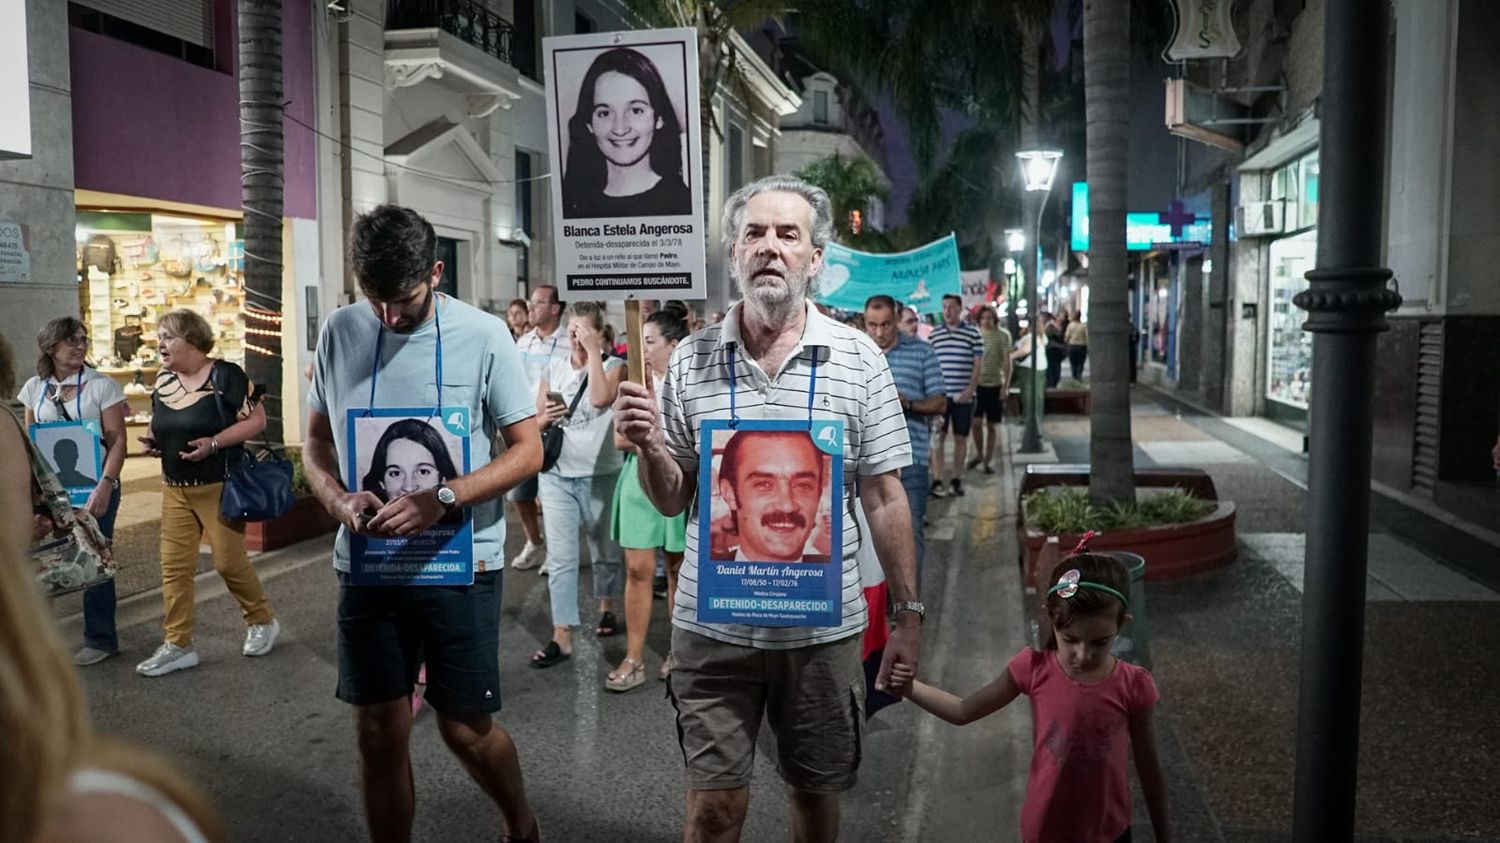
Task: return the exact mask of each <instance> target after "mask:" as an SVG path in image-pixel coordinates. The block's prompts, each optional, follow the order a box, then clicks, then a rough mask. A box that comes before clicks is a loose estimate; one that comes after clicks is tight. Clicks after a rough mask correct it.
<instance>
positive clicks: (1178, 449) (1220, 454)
mask: <svg viewBox="0 0 1500 843" xmlns="http://www.w3.org/2000/svg"><path fill="white" fill-rule="evenodd" d="M1136 444H1137V445H1138V446H1139V447H1140V449H1141V450H1142V451H1145V452H1146V456H1148V457H1150V458H1151V460H1152V462H1155V463H1156V464H1157V465H1188V466H1199V465H1216V464H1219V465H1222V464H1225V463H1253V462H1255V460H1254V459H1253V458H1251V456H1250V455H1249V454H1246V453H1245V452H1244V451H1241V450H1240V449H1238V448H1236V447H1234V446H1232V445H1226V444H1224V443H1223V442H1138V443H1136Z"/></svg>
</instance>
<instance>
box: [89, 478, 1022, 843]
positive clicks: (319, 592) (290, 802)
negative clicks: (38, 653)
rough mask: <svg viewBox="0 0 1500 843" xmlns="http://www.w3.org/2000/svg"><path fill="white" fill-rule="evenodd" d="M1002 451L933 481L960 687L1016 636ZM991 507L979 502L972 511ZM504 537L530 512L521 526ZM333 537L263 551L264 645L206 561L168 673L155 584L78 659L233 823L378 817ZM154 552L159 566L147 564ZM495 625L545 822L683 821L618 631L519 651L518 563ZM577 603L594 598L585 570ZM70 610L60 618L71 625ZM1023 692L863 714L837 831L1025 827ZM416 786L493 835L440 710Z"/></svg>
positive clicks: (779, 819) (334, 824) (600, 834)
mask: <svg viewBox="0 0 1500 843" xmlns="http://www.w3.org/2000/svg"><path fill="white" fill-rule="evenodd" d="M1009 475H1010V472H1009V471H999V472H997V473H996V474H995V475H993V476H989V477H985V476H983V475H980V474H978V472H973V473H971V475H970V478H971V479H970V491H969V494H968V496H967V497H965V498H961V499H954V500H949V501H941V502H938V501H934V504H935V506H933V507H932V508H931V509H930V510H929V520H930V521H931V522H932V523H933V525H934V526H933V527H932V528H930V538H929V541H928V548H929V551H928V552H929V554H930V556H929V561H928V564H927V572H926V577H927V580H926V582H925V583H924V584H923V594H922V596H923V598H924V599H925V600H926V602H927V604H928V607H929V610H928V611H929V616H928V621H927V624H926V629H925V630H924V635H923V648H922V662H923V667H922V671H921V672H922V674H923V675H924V676H926V677H927V678H929V679H930V680H934V681H938V682H940V683H942V684H944V685H945V686H947V687H950V688H953V689H954V690H957V691H960V692H962V691H967V690H971V689H973V688H976V687H978V686H979V685H981V684H983V683H985V682H987V681H989V680H990V679H992V678H993V677H994V675H995V674H996V672H997V671H998V670H1000V669H1002V668H1003V666H1004V664H1005V663H1006V661H1007V660H1008V659H1009V657H1010V656H1011V655H1012V654H1014V653H1015V651H1016V650H1017V648H1019V647H1020V646H1021V643H1022V640H1023V639H1022V636H1023V634H1024V631H1025V625H1024V623H1023V622H1022V614H1021V595H1020V592H1019V585H1018V583H1017V582H1016V577H1015V575H1014V567H1013V565H1014V562H1013V560H1014V559H1015V545H1014V541H1015V538H1014V532H1013V530H1011V529H1009V528H1008V527H1006V526H1005V525H1007V524H1009V523H1012V522H1011V520H1010V519H1011V518H1012V517H1013V512H1012V511H1013V509H1014V499H1015V495H1014V492H1013V490H1012V489H1011V487H1010V480H1009ZM978 513H982V514H978ZM511 533H512V536H511V544H512V545H515V544H517V536H518V535H519V530H517V529H512V531H511ZM330 547H331V540H329V539H326V538H325V539H320V540H314V541H310V542H305V543H303V544H301V545H297V546H294V547H292V548H288V549H285V550H283V551H277V552H273V553H269V554H265V555H263V556H261V557H260V558H259V559H258V560H257V567H258V569H259V570H260V571H261V574H262V577H263V578H264V580H265V584H266V589H267V592H268V594H269V595H270V598H271V601H272V604H273V608H274V610H275V611H276V613H277V616H278V617H279V618H280V619H281V621H282V624H283V626H284V630H283V632H282V636H281V639H280V641H279V643H278V644H277V646H276V649H275V651H274V652H273V653H271V654H270V655H269V656H267V657H264V658H260V659H250V658H245V657H243V656H241V655H240V653H239V647H240V643H241V641H242V640H243V634H244V631H243V625H242V622H241V619H240V617H239V613H238V610H237V608H236V606H235V604H234V602H233V600H232V599H231V598H230V597H229V596H228V595H227V594H226V593H225V592H224V589H223V587H222V584H221V582H220V581H219V579H218V577H217V576H216V575H215V574H214V573H213V572H212V571H211V570H209V571H207V572H206V573H204V574H202V575H200V577H199V580H198V582H199V588H198V607H197V628H196V632H195V642H196V645H197V647H198V650H199V653H200V656H201V657H202V659H203V664H202V665H201V666H200V667H198V668H196V669H192V670H187V671H183V672H179V673H175V674H171V675H168V676H165V677H161V678H157V679H144V678H141V677H139V676H136V675H135V673H134V671H133V667H134V665H135V663H136V662H137V661H139V660H140V659H142V658H144V657H145V656H146V655H149V653H150V652H151V650H152V649H153V648H154V647H155V646H156V644H157V643H158V642H159V641H160V624H161V603H160V596H159V593H157V592H155V591H145V592H142V593H140V594H138V595H135V596H134V597H130V598H127V599H126V600H124V601H123V602H122V605H121V607H120V634H121V644H122V647H123V648H124V652H122V654H121V656H120V657H119V658H115V659H112V660H110V661H107V662H105V663H103V664H100V665H97V666H94V667H91V668H88V669H86V670H84V671H83V672H82V675H83V677H84V681H85V686H86V691H87V694H88V697H89V704H90V709H91V712H92V715H93V719H94V722H95V723H96V724H97V725H98V727H99V728H100V729H102V730H103V731H105V732H107V733H110V734H113V735H116V736H119V737H123V738H127V739H130V740H133V741H137V742H140V743H142V744H145V745H147V746H150V747H152V748H154V749H156V750H158V751H161V752H163V753H165V754H167V755H168V756H169V757H170V758H171V759H172V760H173V761H175V762H176V763H178V764H179V765H180V766H181V767H182V768H183V769H184V770H185V771H186V772H187V773H188V774H189V775H190V776H191V778H192V779H193V780H194V781H195V782H197V783H198V784H199V785H200V786H201V787H202V788H203V789H204V790H205V791H206V792H207V794H208V795H209V797H210V799H211V800H212V802H213V804H214V805H215V806H216V807H217V809H218V810H219V811H220V812H221V814H222V815H223V817H224V819H225V821H226V823H227V825H228V827H229V828H230V829H231V832H232V837H233V839H234V840H235V841H246V843H249V841H332V840H358V839H362V838H363V837H364V826H363V821H362V810H361V805H360V797H359V790H358V786H357V756H356V751H355V745H354V733H353V719H352V715H351V710H350V709H349V707H348V706H346V705H344V704H343V703H341V702H339V701H338V700H336V699H335V698H334V696H333V690H334V683H335V678H336V672H337V658H336V652H335V645H334V630H335V627H334V604H335V599H336V581H335V579H334V576H333V573H332V570H331V567H330V562H329V555H330ZM142 564H149V562H147V563H142ZM504 577H505V582H504V606H503V610H502V623H501V642H500V643H501V664H500V668H501V678H502V695H503V699H504V709H503V710H502V711H501V712H500V714H499V715H498V717H497V719H498V721H499V722H500V723H501V724H502V725H504V726H505V727H506V728H507V729H509V730H510V731H511V733H512V734H513V735H514V736H515V739H516V742H517V744H518V746H519V749H520V753H521V763H522V767H523V770H524V773H525V777H526V786H527V791H528V794H529V796H530V799H531V801H532V805H533V807H534V809H535V810H536V812H537V814H538V815H539V816H540V817H541V821H542V826H543V830H544V832H545V836H546V838H547V839H548V840H553V841H558V840H561V841H616V840H619V841H636V840H640V841H650V840H663V841H665V840H675V839H679V838H680V833H681V822H682V813H683V811H682V804H683V785H682V756H681V753H680V751H679V750H678V746H677V739H676V732H675V728H674V724H673V716H672V708H671V704H670V703H669V702H668V700H667V699H666V698H665V695H664V686H663V685H662V683H660V682H658V681H656V680H655V679H654V678H653V679H651V680H649V681H648V684H646V685H644V686H642V687H640V688H637V689H636V690H634V691H631V692H629V693H626V694H623V695H616V694H612V693H609V692H606V691H605V690H604V689H603V680H604V677H605V674H606V673H607V672H608V671H609V670H610V669H612V667H613V666H614V665H615V664H616V663H618V661H619V659H620V658H621V657H622V656H623V654H624V651H623V648H624V637H623V636H620V637H618V638H611V639H604V640H601V639H597V638H595V637H594V636H593V635H591V634H587V633H580V634H578V635H576V636H575V641H576V642H577V647H576V650H575V654H574V658H573V659H572V660H571V661H569V662H566V663H564V664H562V665H559V666H557V667H554V668H552V669H549V670H533V669H530V668H529V667H528V665H527V661H528V658H529V656H530V654H531V653H532V651H533V650H535V649H536V648H537V647H539V646H540V645H541V644H543V643H545V641H546V640H547V639H548V637H549V636H550V623H551V622H550V620H549V618H548V613H547V591H546V586H545V583H546V579H545V578H544V577H541V576H538V575H537V574H536V573H535V572H534V571H509V570H507V571H506V572H505V575H504ZM580 582H581V585H580V587H581V588H582V589H584V591H585V593H584V594H583V595H582V596H581V597H580V600H581V601H582V605H583V607H584V623H585V624H586V625H587V626H589V627H591V626H592V622H593V620H595V618H596V616H597V610H596V608H595V607H596V606H597V604H596V603H595V602H594V600H593V599H592V596H591V595H589V594H588V593H587V588H588V584H589V582H590V578H589V577H588V576H584V577H582V578H581V579H580ZM665 612H666V606H665V602H664V601H661V600H658V601H656V606H655V618H654V622H653V626H652V629H651V632H650V637H649V648H648V649H649V652H648V656H647V670H648V675H649V676H652V677H654V676H655V673H656V669H657V667H658V666H659V664H660V658H661V656H662V655H663V654H664V652H665V649H666V644H667V641H668V626H667V623H666V620H665V617H666V615H665ZM77 626H78V619H77V617H76V616H75V617H71V618H67V619H65V620H64V621H63V622H62V627H63V635H64V640H69V641H71V640H76V638H77ZM1028 721H1029V711H1028V709H1027V708H1026V707H1025V706H1024V705H1016V706H1012V707H1011V708H1009V709H1007V710H1006V711H1003V712H1001V713H1000V714H998V715H996V716H994V717H991V718H989V719H987V720H985V721H982V722H981V723H977V724H974V725H971V726H969V727H966V728H964V729H958V728H955V727H952V726H949V725H947V724H945V723H942V722H940V721H937V720H936V719H934V718H931V717H929V716H927V715H925V714H923V713H922V712H920V711H918V710H916V709H915V707H913V706H911V705H909V704H901V705H897V706H893V707H890V708H887V709H885V710H883V711H881V712H879V713H878V714H877V715H876V716H875V717H874V718H873V719H872V720H871V721H870V722H869V723H868V726H867V734H866V740H865V743H864V750H863V752H864V756H863V762H862V766H861V769H860V782H859V784H858V786H857V787H856V788H855V789H854V790H853V791H852V792H850V793H849V794H847V795H846V796H845V799H844V801H843V821H842V826H843V839H846V840H860V841H865V840H869V841H882V840H933V841H950V840H976V839H1006V837H1007V835H1006V834H1005V832H1000V833H999V834H998V836H997V830H999V829H1015V828H1016V827H1017V826H1018V813H1017V812H1018V811H1019V808H1020V803H1021V797H1022V794H1023V791H1024V786H1025V778H1026V769H1027V764H1028V756H1029V751H1028V742H1029V732H1030V724H1029V722H1028ZM771 747H772V744H771V743H770V742H769V736H768V733H767V732H766V731H763V733H762V739H761V745H760V753H759V754H758V758H757V764H756V773H755V776H756V778H755V784H754V785H753V787H752V796H751V807H750V815H749V819H748V821H747V824H746V833H745V839H746V840H751V841H754V840H778V839H786V834H787V832H786V799H785V796H784V793H783V791H782V787H781V784H780V780H779V779H778V777H777V774H776V772H775V769H774V764H773V761H772V756H771V755H770V754H768V752H769V750H770V749H771ZM412 755H413V765H414V769H415V777H416V784H417V791H418V796H417V800H418V807H417V818H416V824H415V839H417V840H444V841H469V840H475V841H481V840H494V839H496V838H497V836H498V833H499V830H500V815H499V812H498V810H497V809H496V808H495V807H494V805H493V804H492V803H491V802H490V801H489V799H488V798H486V797H485V796H484V795H483V794H482V793H481V792H480V790H479V788H478V787H477V786H476V785H475V784H474V783H473V782H471V781H470V780H469V778H468V777H467V775H466V774H465V773H464V771H463V770H462V768H461V767H460V766H459V764H458V762H457V761H456V759H454V758H453V757H452V756H451V755H450V754H449V753H448V752H447V750H446V748H445V747H444V746H443V745H442V741H441V739H440V738H439V736H438V734H437V730H436V725H435V723H434V720H433V718H432V715H431V714H430V712H424V713H423V714H422V715H421V716H420V717H419V719H418V722H417V724H416V727H415V734H414V737H413V748H412Z"/></svg>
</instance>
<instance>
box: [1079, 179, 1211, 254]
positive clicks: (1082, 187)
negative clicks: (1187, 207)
mask: <svg viewBox="0 0 1500 843" xmlns="http://www.w3.org/2000/svg"><path fill="white" fill-rule="evenodd" d="M1189 218H1190V219H1189ZM1071 223H1072V236H1071V238H1070V243H1069V245H1070V246H1071V247H1072V249H1073V251H1075V252H1087V251H1088V249H1089V185H1088V182H1082V181H1075V182H1073V207H1072V219H1071ZM1212 235H1213V221H1212V220H1211V219H1210V218H1209V217H1206V216H1200V215H1197V214H1193V213H1191V212H1185V211H1183V210H1182V208H1181V206H1180V205H1179V204H1177V203H1174V207H1173V208H1170V209H1168V210H1167V211H1166V212H1165V213H1160V212H1154V211H1144V212H1130V213H1127V214H1126V215H1125V248H1126V249H1128V250H1130V251H1132V252H1144V251H1157V250H1163V249H1196V248H1199V247H1201V246H1206V245H1208V243H1209V241H1210V238H1211V237H1212Z"/></svg>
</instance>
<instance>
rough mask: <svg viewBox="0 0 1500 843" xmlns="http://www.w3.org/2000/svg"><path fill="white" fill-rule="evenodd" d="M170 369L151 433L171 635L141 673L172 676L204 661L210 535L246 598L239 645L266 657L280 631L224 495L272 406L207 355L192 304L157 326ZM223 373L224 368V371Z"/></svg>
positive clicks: (204, 330) (162, 380)
mask: <svg viewBox="0 0 1500 843" xmlns="http://www.w3.org/2000/svg"><path fill="white" fill-rule="evenodd" d="M156 337H157V339H156V344H157V351H158V352H159V353H160V354H161V365H162V371H161V374H160V375H159V376H158V377H157V379H156V388H155V389H154V390H153V391H152V393H151V410H152V415H151V435H150V436H145V437H142V439H141V441H142V442H143V443H145V445H146V447H147V448H148V449H149V453H150V454H151V455H152V456H155V457H160V458H161V471H162V478H163V487H164V488H163V489H162V497H161V591H162V599H163V601H165V603H166V619H165V630H164V632H165V636H164V637H165V640H164V641H162V644H161V646H160V647H158V648H157V649H156V652H155V653H153V654H152V655H151V657H150V658H148V659H146V660H145V661H143V662H141V663H140V664H138V665H136V667H135V672H136V673H139V674H140V675H142V676H164V675H166V674H168V673H171V672H173V671H175V670H183V669H186V668H190V667H197V666H198V653H197V651H196V650H194V649H193V577H194V575H195V574H196V573H197V568H198V544H199V541H200V540H201V539H202V538H205V537H206V538H207V539H208V544H209V547H210V548H212V550H213V559H214V570H215V571H218V573H219V576H220V577H223V578H224V584H225V585H226V586H228V587H229V593H230V594H233V595H234V598H235V600H237V601H239V604H240V614H241V615H242V616H243V617H244V619H245V625H246V627H247V629H246V630H245V643H244V646H243V647H242V648H241V649H240V652H241V653H243V654H244V655H246V656H264V655H265V654H267V653H269V652H271V648H272V647H273V646H275V644H276V637H277V636H278V635H279V634H280V633H281V622H280V621H278V620H276V618H275V617H274V616H273V615H272V614H271V604H270V601H268V600H267V599H266V593H265V590H264V589H262V588H261V585H260V577H259V576H258V575H257V574H256V573H255V568H254V567H253V566H251V564H250V558H249V556H248V555H247V554H246V553H245V525H244V524H242V523H237V522H234V521H230V520H228V519H226V518H225V517H224V516H223V515H222V514H221V513H220V511H219V496H220V494H221V493H222V492H223V489H224V477H225V475H226V474H227V473H228V457H227V456H226V453H227V452H230V453H232V452H233V451H234V450H236V449H238V448H239V446H241V445H243V444H244V443H245V442H247V441H249V440H250V439H251V438H252V437H254V436H258V435H259V434H260V432H261V431H263V430H265V429H266V409H265V407H263V406H262V405H261V403H260V402H259V401H258V400H257V393H256V390H255V388H254V385H253V384H251V383H250V379H249V378H248V377H246V376H245V370H244V369H241V368H240V367H239V366H236V365H234V364H233V363H229V362H227V361H224V360H214V359H213V358H211V357H209V356H208V354H209V352H210V351H212V350H213V347H214V335H213V329H212V328H210V327H209V325H208V322H207V321H206V320H205V319H204V318H203V317H202V316H199V315H198V314H197V313H194V312H193V311H191V310H187V309H182V310H174V311H172V312H170V313H167V314H165V315H164V316H162V317H161V320H160V321H159V322H158V323H157V326H156ZM215 370H218V373H217V375H215Z"/></svg>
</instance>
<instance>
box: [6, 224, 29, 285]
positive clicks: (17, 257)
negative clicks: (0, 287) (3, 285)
mask: <svg viewBox="0 0 1500 843" xmlns="http://www.w3.org/2000/svg"><path fill="white" fill-rule="evenodd" d="M27 234H28V232H27V229H26V226H24V225H22V224H20V223H18V222H13V221H11V220H7V219H4V218H0V281H30V280H31V244H30V242H28V241H29V239H30V238H29V237H28V236H27Z"/></svg>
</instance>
